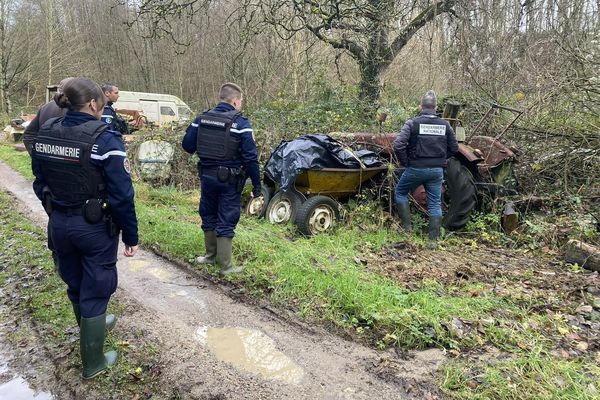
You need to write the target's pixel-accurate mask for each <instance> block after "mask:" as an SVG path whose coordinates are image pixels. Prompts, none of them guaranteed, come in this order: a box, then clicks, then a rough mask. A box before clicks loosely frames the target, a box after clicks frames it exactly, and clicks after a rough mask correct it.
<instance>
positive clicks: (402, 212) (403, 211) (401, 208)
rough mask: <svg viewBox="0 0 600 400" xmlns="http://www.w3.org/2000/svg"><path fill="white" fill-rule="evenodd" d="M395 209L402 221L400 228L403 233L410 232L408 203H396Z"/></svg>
mask: <svg viewBox="0 0 600 400" xmlns="http://www.w3.org/2000/svg"><path fill="white" fill-rule="evenodd" d="M396 210H397V211H398V216H399V217H400V221H401V222H402V230H403V231H404V233H411V232H412V224H411V223H410V204H409V203H396Z"/></svg>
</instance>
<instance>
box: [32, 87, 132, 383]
mask: <svg viewBox="0 0 600 400" xmlns="http://www.w3.org/2000/svg"><path fill="white" fill-rule="evenodd" d="M57 96H58V97H57V104H59V106H61V107H62V108H64V107H68V108H69V111H67V113H66V115H65V117H64V118H53V119H50V120H48V121H47V122H46V123H45V124H44V125H43V126H42V128H41V129H40V131H39V133H38V135H37V137H36V139H35V141H34V143H33V148H32V164H31V165H32V170H33V173H34V175H35V180H34V182H33V189H34V191H35V194H36V195H37V197H38V198H39V199H40V200H41V201H42V202H43V204H44V207H45V208H46V211H47V212H48V214H49V216H50V230H51V232H52V237H53V239H54V242H55V251H56V254H57V257H58V265H59V267H58V269H59V273H60V276H61V278H62V280H63V281H64V282H65V283H66V284H67V295H68V297H69V300H70V301H71V303H72V304H73V311H74V314H75V317H76V319H77V322H78V323H79V324H80V327H81V331H80V332H81V358H82V363H83V374H82V375H83V377H84V378H92V377H94V376H96V375H97V374H99V373H100V372H102V371H104V370H105V369H106V367H107V366H108V365H111V364H114V363H115V362H116V352H109V353H106V354H104V352H103V345H104V335H105V330H106V329H110V328H112V326H113V325H114V323H115V318H114V316H112V315H106V309H107V305H108V302H109V300H110V296H111V295H112V294H113V293H114V292H115V290H116V288H117V269H116V263H117V250H118V240H119V235H118V230H119V229H120V230H122V240H123V243H124V244H125V255H126V256H132V255H133V254H135V252H136V250H137V244H138V231H137V218H136V214H135V208H134V191H133V186H132V183H131V177H130V175H129V162H128V160H127V155H126V153H125V149H124V146H123V141H122V139H121V135H120V133H118V132H115V131H112V130H110V129H108V125H106V124H105V123H104V122H102V121H100V120H99V117H100V114H101V111H102V106H103V103H104V96H103V94H102V92H101V90H100V87H99V86H98V85H97V84H96V83H95V82H93V81H90V80H88V79H84V78H74V79H72V80H71V81H69V82H68V83H67V84H66V85H65V87H64V90H63V93H62V94H59V95H57Z"/></svg>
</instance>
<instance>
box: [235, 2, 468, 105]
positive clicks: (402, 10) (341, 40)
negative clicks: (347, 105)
mask: <svg viewBox="0 0 600 400" xmlns="http://www.w3.org/2000/svg"><path fill="white" fill-rule="evenodd" d="M456 3H457V1H456V0H440V1H433V2H432V1H395V0H328V1H317V0H291V1H283V0H243V2H242V7H241V10H242V12H241V13H240V14H241V18H242V19H243V20H245V21H246V22H247V23H249V24H252V23H253V22H256V23H257V25H260V24H268V25H271V26H274V27H276V28H277V29H278V32H279V33H280V35H281V37H282V38H284V39H289V38H290V37H292V36H294V35H295V34H297V33H298V32H300V31H303V30H308V31H309V32H311V33H312V34H313V35H314V36H316V37H317V38H318V39H319V40H321V41H322V42H324V43H327V44H328V45H329V46H331V47H333V48H334V49H340V50H343V51H345V52H346V53H347V54H349V55H350V56H351V57H352V58H353V59H354V60H355V62H356V63H357V64H358V68H359V72H360V84H359V86H360V94H359V96H360V99H361V100H362V101H363V102H364V104H365V106H366V109H368V110H371V111H372V110H374V109H376V108H377V106H378V100H379V95H380V92H381V78H382V75H383V74H384V73H385V71H386V70H387V69H388V67H389V66H390V64H391V63H392V62H393V61H394V59H396V57H397V56H398V55H399V54H400V51H401V50H402V49H403V48H404V46H405V45H406V44H407V43H408V42H409V40H410V39H411V38H412V37H413V36H414V35H415V34H416V33H417V32H418V31H419V30H420V29H421V28H422V27H423V26H425V25H426V24H427V23H428V22H429V21H432V20H433V19H435V18H436V17H437V16H439V15H440V14H443V13H447V12H450V11H453V8H454V6H455V5H456ZM253 20H254V21H253Z"/></svg>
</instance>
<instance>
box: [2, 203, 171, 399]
mask: <svg viewBox="0 0 600 400" xmlns="http://www.w3.org/2000/svg"><path fill="white" fill-rule="evenodd" d="M13 203H14V200H13V199H12V198H10V197H9V196H8V195H7V194H6V193H4V192H1V191H0V242H2V243H3V247H2V252H1V253H0V282H1V283H2V286H3V291H5V293H11V296H6V297H5V298H4V299H3V300H2V303H3V305H5V306H7V307H8V309H9V310H10V311H9V313H10V318H17V319H18V318H24V319H28V320H29V319H31V322H32V326H33V327H34V330H35V332H30V331H27V328H26V326H27V325H26V324H18V325H19V329H17V330H15V331H14V332H12V333H11V334H10V335H7V340H8V341H9V342H10V343H11V344H12V345H13V346H14V347H15V348H21V347H25V346H26V345H27V341H28V339H27V338H28V337H31V336H32V335H33V336H37V338H38V340H39V342H41V344H42V345H43V346H44V347H45V348H46V349H47V350H48V352H49V353H50V356H51V357H52V358H53V359H54V360H55V366H56V369H57V370H56V372H55V376H56V378H57V379H58V380H59V381H64V382H65V385H67V386H72V385H73V382H78V381H79V380H80V378H79V377H78V375H79V373H80V370H81V369H80V368H81V362H80V359H79V341H78V337H79V331H78V329H77V327H76V326H77V324H76V322H75V317H74V316H73V312H72V308H71V304H70V302H69V301H68V299H67V296H66V290H65V289H66V286H65V284H64V283H63V282H62V281H61V280H60V278H59V277H58V275H57V274H56V273H55V272H54V264H53V262H52V258H51V256H50V254H49V252H48V251H47V249H46V246H45V242H46V235H45V232H43V231H42V230H41V229H39V228H37V227H36V226H34V225H33V224H32V223H31V221H29V220H28V219H27V218H26V217H25V216H23V215H21V214H19V213H18V212H17V211H16V210H15V208H14V204H13ZM120 308H121V305H120V304H118V303H116V302H115V301H114V300H113V301H112V302H111V304H110V309H111V311H112V312H115V311H116V312H117V314H120V313H119V312H118V311H119V309H120ZM4 318H8V316H7V315H5V316H4ZM4 318H3V319H4ZM107 343H108V346H107V347H110V348H113V349H117V350H118V351H119V353H120V360H119V363H118V364H117V365H116V366H115V367H114V368H112V369H110V370H109V371H108V372H107V373H105V374H103V375H101V376H100V377H98V378H96V379H94V380H92V381H91V382H89V383H86V384H85V385H86V386H85V387H86V389H85V390H86V398H102V399H105V398H113V397H114V396H117V397H119V398H121V397H125V398H134V397H136V396H139V395H140V393H141V392H143V391H147V390H150V391H151V392H152V393H161V389H160V386H159V384H158V380H157V379H153V378H154V376H153V374H154V373H155V372H156V371H157V369H156V368H155V369H153V370H150V369H149V368H148V366H150V365H155V364H157V360H158V358H159V353H158V351H157V347H156V346H155V344H153V343H152V342H151V341H150V340H148V339H141V338H134V337H133V336H132V334H131V333H129V332H124V331H122V330H121V329H120V328H119V327H117V328H116V330H115V332H114V333H112V334H109V336H108V341H107ZM36 353H38V354H39V349H38V350H36ZM23 357H27V354H25V355H23ZM140 383H143V386H142V385H141V384H140Z"/></svg>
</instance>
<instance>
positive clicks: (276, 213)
mask: <svg viewBox="0 0 600 400" xmlns="http://www.w3.org/2000/svg"><path fill="white" fill-rule="evenodd" d="M305 199H306V198H305V197H304V196H303V195H302V193H300V192H298V191H296V190H294V189H289V190H288V191H286V192H282V191H281V190H279V191H278V192H277V193H275V195H274V196H273V198H272V199H271V200H270V201H269V205H268V206H267V212H266V218H267V219H268V220H269V222H270V223H272V224H287V223H288V222H290V221H292V222H293V221H295V220H296V213H297V212H298V209H299V208H300V206H301V205H302V203H303V202H304V200H305Z"/></svg>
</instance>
